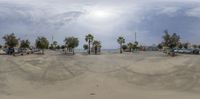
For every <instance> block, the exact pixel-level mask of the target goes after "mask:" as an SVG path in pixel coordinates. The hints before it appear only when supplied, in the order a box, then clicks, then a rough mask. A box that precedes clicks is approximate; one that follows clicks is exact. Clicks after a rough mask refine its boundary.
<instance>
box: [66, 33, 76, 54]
mask: <svg viewBox="0 0 200 99" xmlns="http://www.w3.org/2000/svg"><path fill="white" fill-rule="evenodd" d="M64 42H65V44H66V46H67V48H68V49H69V50H72V51H73V55H74V54H75V53H74V48H75V47H78V45H79V40H78V38H75V37H73V36H72V37H67V38H65V40H64Z"/></svg>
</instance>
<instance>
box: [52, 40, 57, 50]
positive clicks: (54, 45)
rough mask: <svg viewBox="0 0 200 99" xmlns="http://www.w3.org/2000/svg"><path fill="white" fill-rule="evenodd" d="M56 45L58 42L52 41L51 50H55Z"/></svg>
mask: <svg viewBox="0 0 200 99" xmlns="http://www.w3.org/2000/svg"><path fill="white" fill-rule="evenodd" d="M57 44H58V42H57V41H53V49H55V48H56V46H57Z"/></svg>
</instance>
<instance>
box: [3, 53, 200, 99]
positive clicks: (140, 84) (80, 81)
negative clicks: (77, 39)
mask: <svg viewBox="0 0 200 99" xmlns="http://www.w3.org/2000/svg"><path fill="white" fill-rule="evenodd" d="M199 79H200V55H178V56H177V57H168V56H165V55H164V54H163V53H161V52H138V53H123V54H109V53H104V54H102V55H83V54H81V53H77V54H76V55H75V56H70V55H63V54H61V53H60V52H59V51H57V52H55V51H46V54H45V55H27V56H16V57H13V56H6V55H1V56H0V99H56V98H57V99H123V98H124V99H199V98H200V94H199V93H200V80H199Z"/></svg>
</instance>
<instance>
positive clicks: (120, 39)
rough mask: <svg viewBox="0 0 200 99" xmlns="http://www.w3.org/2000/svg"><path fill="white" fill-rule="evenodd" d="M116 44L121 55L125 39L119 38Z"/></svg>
mask: <svg viewBox="0 0 200 99" xmlns="http://www.w3.org/2000/svg"><path fill="white" fill-rule="evenodd" d="M117 42H118V43H119V44H120V53H122V44H123V43H125V39H124V38H123V37H121V36H120V37H119V38H118V39H117Z"/></svg>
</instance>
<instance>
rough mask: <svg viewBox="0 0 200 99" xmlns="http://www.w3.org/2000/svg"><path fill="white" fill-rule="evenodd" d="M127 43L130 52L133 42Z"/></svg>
mask: <svg viewBox="0 0 200 99" xmlns="http://www.w3.org/2000/svg"><path fill="white" fill-rule="evenodd" d="M127 45H128V48H129V51H130V52H132V49H133V43H131V42H129V43H128V44H127Z"/></svg>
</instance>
